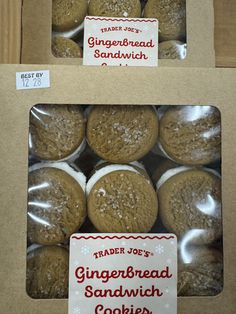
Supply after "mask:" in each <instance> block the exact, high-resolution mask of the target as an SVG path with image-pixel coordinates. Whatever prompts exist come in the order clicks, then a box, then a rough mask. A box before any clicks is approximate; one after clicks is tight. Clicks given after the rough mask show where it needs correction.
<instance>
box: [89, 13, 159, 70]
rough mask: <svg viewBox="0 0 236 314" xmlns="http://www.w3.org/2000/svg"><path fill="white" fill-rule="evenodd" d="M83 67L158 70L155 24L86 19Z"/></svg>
mask: <svg viewBox="0 0 236 314" xmlns="http://www.w3.org/2000/svg"><path fill="white" fill-rule="evenodd" d="M83 64H84V65H104V66H106V65H111V66H157V64H158V21H157V20H156V19H137V18H135V19H134V18H132V19H131V18H130V19H126V18H107V17H96V16H87V17H86V18H85V22H84V58H83Z"/></svg>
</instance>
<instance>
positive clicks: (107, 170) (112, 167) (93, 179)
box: [86, 165, 139, 195]
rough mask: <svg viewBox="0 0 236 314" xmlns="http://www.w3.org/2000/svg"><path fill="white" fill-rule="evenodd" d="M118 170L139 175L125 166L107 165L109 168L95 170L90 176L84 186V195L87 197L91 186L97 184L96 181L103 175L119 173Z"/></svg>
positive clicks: (133, 169)
mask: <svg viewBox="0 0 236 314" xmlns="http://www.w3.org/2000/svg"><path fill="white" fill-rule="evenodd" d="M119 170H125V171H131V172H135V173H139V172H138V170H136V169H135V168H134V167H132V166H127V165H109V166H106V167H103V168H101V169H99V170H97V171H96V172H95V173H94V175H92V177H91V178H90V179H89V180H88V182H87V185H86V195H89V193H90V192H91V190H92V188H93V186H94V185H95V184H96V183H97V182H98V180H100V179H101V178H102V177H104V176H105V175H107V174H109V173H111V172H115V171H119Z"/></svg>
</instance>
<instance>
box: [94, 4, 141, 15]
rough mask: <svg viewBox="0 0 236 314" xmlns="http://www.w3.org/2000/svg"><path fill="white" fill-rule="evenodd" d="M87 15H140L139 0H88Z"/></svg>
mask: <svg viewBox="0 0 236 314" xmlns="http://www.w3.org/2000/svg"><path fill="white" fill-rule="evenodd" d="M89 15H92V16H107V17H125V18H131V17H140V16H141V4H140V1H139V0H119V1H117V0H115V1H114V0H90V3H89Z"/></svg>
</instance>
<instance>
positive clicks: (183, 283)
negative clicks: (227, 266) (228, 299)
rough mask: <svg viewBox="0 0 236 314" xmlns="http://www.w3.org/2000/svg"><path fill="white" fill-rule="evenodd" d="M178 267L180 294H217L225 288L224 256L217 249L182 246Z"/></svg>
mask: <svg viewBox="0 0 236 314" xmlns="http://www.w3.org/2000/svg"><path fill="white" fill-rule="evenodd" d="M178 268H179V270H178V295H179V296H215V295H217V294H219V293H220V292H221V291H222V289H223V257H222V254H221V252H220V251H218V250H216V249H210V248H207V247H204V246H203V247H201V246H200V247H192V248H187V249H186V248H183V250H181V247H180V252H179V262H178Z"/></svg>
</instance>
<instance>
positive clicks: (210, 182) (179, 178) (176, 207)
mask: <svg viewBox="0 0 236 314" xmlns="http://www.w3.org/2000/svg"><path fill="white" fill-rule="evenodd" d="M157 193H158V199H159V212H160V218H161V220H162V223H163V224H164V226H165V227H166V228H167V230H168V231H169V232H172V233H174V234H176V235H177V237H178V239H179V240H183V241H184V242H185V243H195V244H208V243H212V242H214V241H216V240H217V239H219V238H220V237H221V235H222V214H221V179H220V177H219V175H218V174H217V173H216V172H215V171H214V170H211V169H196V168H188V167H178V168H174V169H170V170H168V171H167V172H165V173H164V174H163V175H162V177H161V178H160V180H159V181H158V182H157Z"/></svg>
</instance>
